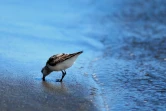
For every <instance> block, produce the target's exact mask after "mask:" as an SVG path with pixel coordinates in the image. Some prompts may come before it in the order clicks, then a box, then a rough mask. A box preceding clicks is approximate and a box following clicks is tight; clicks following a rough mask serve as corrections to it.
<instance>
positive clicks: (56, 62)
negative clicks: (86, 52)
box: [41, 51, 83, 82]
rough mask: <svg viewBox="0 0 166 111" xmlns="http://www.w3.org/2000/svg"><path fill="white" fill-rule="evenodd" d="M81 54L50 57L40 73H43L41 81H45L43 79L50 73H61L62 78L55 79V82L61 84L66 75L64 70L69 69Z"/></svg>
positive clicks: (63, 54)
mask: <svg viewBox="0 0 166 111" xmlns="http://www.w3.org/2000/svg"><path fill="white" fill-rule="evenodd" d="M81 53H83V51H80V52H76V53H72V54H65V53H62V54H56V55H53V56H51V57H50V58H49V59H48V60H47V62H46V65H45V66H44V67H43V68H42V70H41V72H42V73H43V78H42V79H43V81H45V77H46V76H47V75H49V74H50V73H51V72H52V71H61V72H62V78H61V79H57V80H56V81H57V82H62V80H63V78H64V77H65V75H66V71H65V69H67V68H69V67H71V66H72V65H73V63H74V61H75V60H76V59H77V57H78V56H79V55H80V54H81Z"/></svg>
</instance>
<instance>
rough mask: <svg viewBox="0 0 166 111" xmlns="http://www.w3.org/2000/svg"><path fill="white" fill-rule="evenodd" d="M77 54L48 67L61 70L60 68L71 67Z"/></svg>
mask: <svg viewBox="0 0 166 111" xmlns="http://www.w3.org/2000/svg"><path fill="white" fill-rule="evenodd" d="M77 57H78V55H76V56H74V57H72V58H70V59H67V60H65V61H63V62H61V63H58V64H57V65H55V66H50V65H48V67H49V68H50V69H51V70H52V71H61V70H65V69H67V68H69V67H71V66H72V65H73V63H74V61H75V60H76V59H77Z"/></svg>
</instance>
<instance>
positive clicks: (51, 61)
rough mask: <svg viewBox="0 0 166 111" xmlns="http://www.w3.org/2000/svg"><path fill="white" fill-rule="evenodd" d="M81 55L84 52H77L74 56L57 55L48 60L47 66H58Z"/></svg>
mask: <svg viewBox="0 0 166 111" xmlns="http://www.w3.org/2000/svg"><path fill="white" fill-rule="evenodd" d="M81 53H82V51H81V52H76V53H73V54H64V53H62V54H56V55H53V56H51V57H50V58H49V59H48V61H47V63H46V64H49V65H51V66H55V65H56V64H58V63H60V62H63V61H65V60H67V59H69V58H71V57H74V56H75V55H77V54H81Z"/></svg>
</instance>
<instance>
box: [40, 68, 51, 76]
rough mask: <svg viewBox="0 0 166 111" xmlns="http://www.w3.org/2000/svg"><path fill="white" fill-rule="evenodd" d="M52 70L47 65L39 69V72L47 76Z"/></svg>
mask: <svg viewBox="0 0 166 111" xmlns="http://www.w3.org/2000/svg"><path fill="white" fill-rule="evenodd" d="M51 72H52V71H51V70H50V69H49V68H48V67H47V66H44V67H43V68H42V70H41V73H42V74H43V76H47V75H49V74H50V73H51Z"/></svg>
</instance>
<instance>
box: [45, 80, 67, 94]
mask: <svg viewBox="0 0 166 111" xmlns="http://www.w3.org/2000/svg"><path fill="white" fill-rule="evenodd" d="M42 87H43V88H44V90H46V91H48V92H56V93H57V92H60V93H67V88H66V87H65V84H64V83H62V82H55V81H53V82H52V81H51V80H49V81H48V80H47V81H42Z"/></svg>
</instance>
